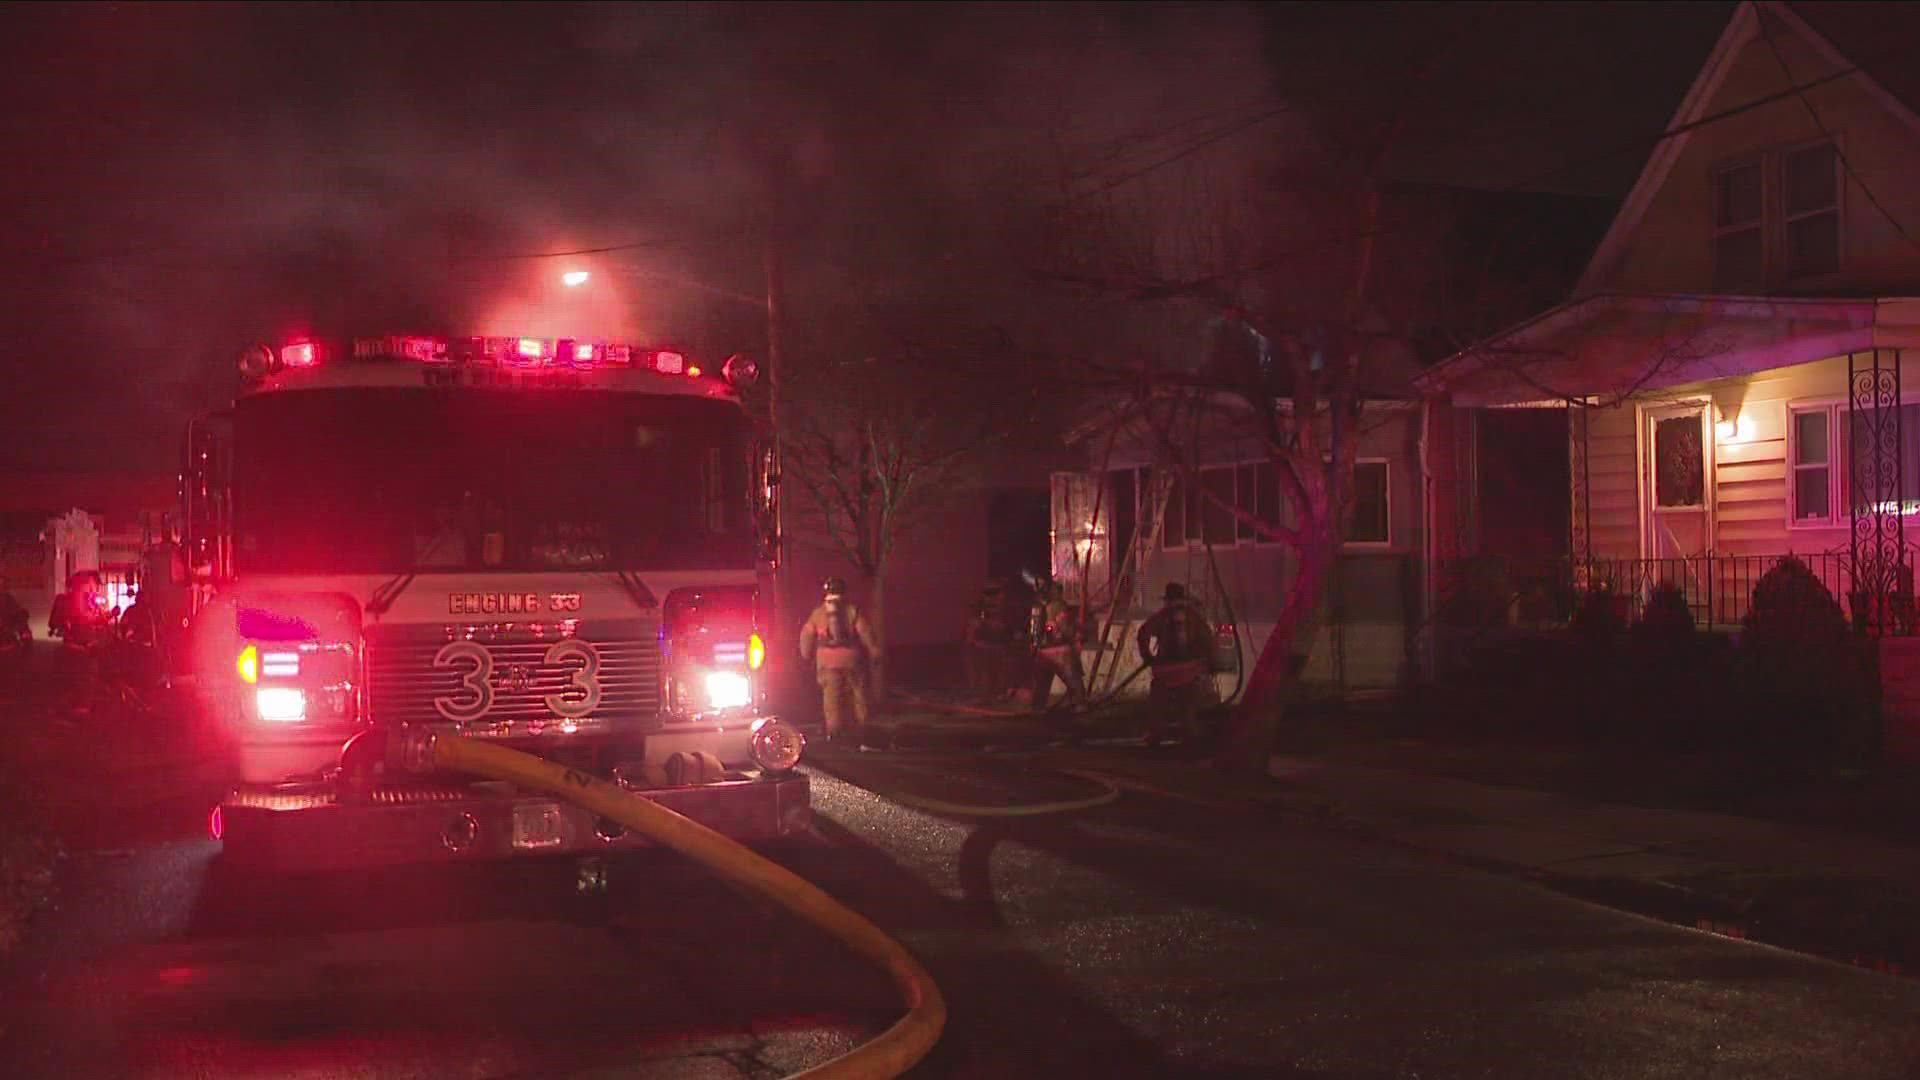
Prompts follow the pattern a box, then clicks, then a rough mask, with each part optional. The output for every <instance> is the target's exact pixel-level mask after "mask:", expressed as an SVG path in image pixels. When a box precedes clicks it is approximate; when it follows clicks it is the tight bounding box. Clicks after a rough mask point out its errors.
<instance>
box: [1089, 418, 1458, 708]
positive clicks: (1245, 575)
mask: <svg viewBox="0 0 1920 1080" xmlns="http://www.w3.org/2000/svg"><path fill="white" fill-rule="evenodd" d="M1236 404H1237V403H1235V402H1233V401H1231V400H1228V399H1226V398H1225V396H1224V395H1223V396H1222V397H1221V398H1220V399H1218V400H1215V401H1213V402H1211V405H1212V406H1213V407H1212V408H1211V409H1209V410H1207V417H1208V419H1207V420H1206V421H1205V422H1203V423H1202V424H1201V425H1200V426H1201V427H1202V429H1203V433H1196V434H1194V435H1192V436H1191V437H1189V438H1187V439H1183V440H1182V441H1183V442H1184V443H1185V445H1184V446H1183V447H1182V448H1181V451H1180V454H1179V456H1180V457H1181V458H1182V459H1183V460H1185V461H1186V462H1187V468H1184V469H1183V468H1176V467H1173V466H1170V465H1169V464H1168V461H1169V459H1170V455H1169V454H1168V453H1167V451H1166V448H1165V447H1164V446H1163V445H1162V438H1161V432H1160V430H1159V427H1158V425H1156V424H1155V423H1154V422H1151V421H1147V420H1142V419H1138V418H1135V419H1132V420H1129V421H1127V422H1123V423H1121V424H1120V425H1119V426H1118V427H1117V428H1116V427H1115V426H1114V425H1112V424H1110V423H1109V424H1105V425H1101V428H1100V429H1099V430H1090V431H1088V432H1087V433H1085V434H1084V435H1083V436H1082V437H1081V438H1080V439H1078V440H1076V445H1077V446H1078V447H1079V448H1081V450H1082V451H1083V452H1084V453H1085V454H1086V455H1087V462H1088V465H1089V466H1090V468H1089V469H1088V470H1087V471H1084V472H1062V473H1056V474H1054V477H1053V491H1052V512H1051V516H1052V520H1053V534H1052V536H1053V558H1052V567H1051V572H1052V574H1053V576H1054V578H1055V580H1057V581H1060V582H1061V583H1062V584H1064V585H1065V586H1066V587H1067V590H1068V595H1069V597H1070V598H1072V599H1073V600H1075V601H1078V600H1080V599H1082V598H1085V600H1086V601H1087V604H1088V608H1089V610H1090V611H1091V612H1092V613H1093V619H1092V620H1091V621H1092V622H1093V624H1094V626H1093V627H1092V629H1091V631H1090V633H1089V635H1088V639H1089V642H1090V644H1091V643H1098V644H1093V645H1092V647H1090V648H1089V650H1088V652H1087V654H1086V656H1085V657H1084V660H1085V662H1086V666H1087V668H1088V672H1089V676H1090V682H1091V683H1092V686H1093V689H1094V691H1095V692H1096V693H1101V692H1106V691H1109V690H1117V689H1119V688H1120V686H1121V683H1122V681H1123V680H1125V679H1126V677H1127V676H1128V675H1129V674H1130V673H1132V672H1133V671H1134V669H1135V668H1137V667H1138V666H1139V664H1140V657H1139V654H1138V649H1137V647H1136V645H1135V643H1134V634H1135V632H1136V631H1137V630H1138V629H1139V626H1140V624H1141V622H1143V621H1144V620H1145V619H1146V618H1147V616H1149V615H1151V614H1152V613H1153V612H1154V611H1155V610H1157V609H1158V608H1159V607H1160V605H1161V596H1162V593H1163V591H1164V589H1165V587H1166V586H1167V585H1169V584H1180V585H1182V586H1184V587H1185V588H1186V590H1187V593H1188V595H1189V596H1190V597H1192V598H1193V599H1195V600H1197V601H1199V602H1200V603H1201V604H1202V605H1203V606H1204V607H1205V608H1206V609H1207V613H1208V616H1209V618H1210V620H1211V621H1212V622H1213V623H1214V624H1215V625H1216V626H1217V627H1219V628H1221V634H1220V641H1219V644H1220V646H1221V648H1222V652H1223V656H1224V655H1227V654H1232V655H1234V656H1235V657H1236V659H1235V661H1234V663H1232V664H1231V665H1229V666H1230V668H1231V670H1229V671H1227V672H1225V673H1223V674H1221V675H1220V676H1218V677H1217V681H1218V683H1219V688H1220V690H1221V692H1222V693H1223V694H1225V695H1229V696H1230V695H1232V694H1233V693H1234V691H1235V689H1236V685H1237V683H1238V682H1239V680H1240V678H1241V675H1240V672H1241V671H1242V670H1246V669H1251V667H1252V666H1253V662H1254V658H1255V657H1257V656H1258V655H1259V653H1260V650H1261V649H1262V648H1263V647H1264V646H1265V644H1266V641H1267V638H1268V636H1269V635H1270V634H1271V633H1272V632H1273V628H1274V625H1275V621H1276V618H1277V617H1278V615H1279V614H1280V612H1281V609H1282V608H1283V606H1284V605H1285V602H1286V593H1287V589H1288V588H1289V586H1290V585H1291V583H1292V579H1293V578H1292V575H1293V560H1292V557H1291V551H1290V549H1288V548H1286V547H1284V546H1283V545H1281V544H1279V543H1277V542H1275V541H1273V540H1271V539H1269V538H1267V537H1265V536H1263V535H1261V533H1260V531H1259V530H1258V529H1256V528H1255V527H1254V525H1253V524H1252V523H1251V521H1249V520H1244V519H1243V517H1242V516H1244V518H1245V519H1253V520H1257V521H1264V522H1270V523H1281V522H1282V521H1283V515H1284V514H1285V510H1284V506H1285V503H1284V500H1283V497H1282V492H1281V483H1280V477H1279V475H1278V474H1277V473H1276V471H1275V468H1276V466H1275V464H1274V463H1273V461H1272V460H1271V459H1270V457H1269V455H1268V454H1267V452H1266V450H1265V447H1264V446H1263V445H1262V444H1261V443H1260V441H1259V440H1257V439H1255V438H1251V437H1248V436H1247V435H1246V434H1245V429H1244V428H1243V427H1240V426H1239V425H1236V424H1234V423H1232V421H1231V419H1230V418H1229V417H1230V414H1231V413H1233V412H1235V411H1237V410H1236ZM1238 408H1239V409H1244V406H1238ZM1421 416H1422V411H1421V406H1420V405H1419V403H1417V402H1413V401H1407V400H1398V401H1396V400H1384V399H1383V400H1379V401H1371V402H1369V403H1367V404H1366V406H1365V407H1364V420H1363V423H1362V425H1361V428H1362V433H1361V435H1360V438H1359V445H1358V448H1357V460H1356V462H1355V465H1354V512H1353V521H1352V527H1351V528H1350V529H1349V531H1348V534H1347V536H1346V539H1345V541H1344V542H1343V543H1342V544H1341V545H1340V550H1339V553H1338V556H1337V559H1336V566H1335V569H1334V572H1333V573H1332V574H1331V575H1330V576H1329V578H1328V580H1327V583H1326V597H1325V599H1326V608H1325V611H1326V615H1325V621H1324V623H1323V624H1322V628H1323V631H1324V632H1323V633H1321V634H1319V635H1318V636H1317V639H1316V642H1315V645H1314V648H1313V651H1312V653H1311V655H1310V659H1309V661H1308V664H1307V669H1306V671H1305V673H1304V678H1305V680H1306V681H1308V682H1310V683H1314V684H1317V685H1319V686H1321V687H1327V688H1337V689H1339V690H1347V691H1351V690H1375V689H1387V688H1391V687H1395V686H1398V685H1400V684H1402V683H1403V682H1405V681H1406V680H1407V679H1408V678H1410V677H1411V676H1412V674H1413V669H1414V664H1415V662H1416V657H1415V655H1414V653H1413V651H1412V649H1411V643H1412V641H1413V636H1412V630H1413V628H1414V627H1415V625H1416V624H1417V621H1418V603H1419V594H1418V591H1417V589H1416V587H1415V586H1416V580H1417V579H1416V574H1417V572H1418V555H1419V551H1420V543H1419V538H1420V536H1421V535H1422V530H1423V521H1422V518H1421V512H1422V506H1421V501H1420V499H1419V497H1418V495H1419V480H1418V477H1419V467H1418V458H1419V439H1420V425H1421ZM1236 512H1237V513H1236ZM1145 685H1146V680H1145V679H1140V680H1137V681H1136V682H1135V683H1133V684H1131V686H1129V687H1128V689H1144V688H1145Z"/></svg>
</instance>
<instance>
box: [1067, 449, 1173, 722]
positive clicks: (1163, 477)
mask: <svg viewBox="0 0 1920 1080" xmlns="http://www.w3.org/2000/svg"><path fill="white" fill-rule="evenodd" d="M1148 475H1150V476H1151V477H1153V487H1154V489H1155V490H1154V491H1153V493H1152V500H1153V513H1151V514H1149V515H1147V516H1146V518H1145V520H1137V521H1136V522H1135V523H1134V526H1133V536H1132V538H1131V540H1130V542H1129V544H1128V547H1127V552H1126V556H1125V558H1124V559H1123V563H1124V565H1125V567H1126V572H1125V574H1124V575H1123V576H1122V580H1123V581H1125V582H1126V583H1127V592H1126V595H1125V596H1124V597H1122V596H1121V595H1119V594H1118V593H1116V594H1115V595H1114V598H1113V604H1112V605H1111V606H1110V607H1109V608H1108V609H1107V618H1106V623H1105V624H1104V625H1103V626H1101V628H1100V636H1099V638H1098V639H1097V643H1096V646H1095V652H1094V655H1093V666H1092V669H1091V670H1089V671H1088V673H1087V684H1088V686H1089V687H1090V688H1095V687H1097V688H1098V689H1097V691H1096V692H1098V693H1102V694H1105V693H1109V692H1111V691H1112V690H1113V689H1114V682H1115V680H1116V679H1117V678H1118V676H1119V674H1120V670H1119V668H1120V656H1121V654H1122V653H1124V652H1125V651H1126V645H1127V635H1128V634H1131V633H1133V630H1134V624H1135V620H1134V617H1133V612H1134V609H1135V608H1136V607H1137V606H1141V597H1140V589H1141V585H1142V583H1141V575H1142V571H1143V570H1145V568H1146V564H1147V560H1148V559H1149V558H1150V557H1151V555H1152V553H1153V552H1154V551H1157V550H1159V547H1160V538H1161V537H1162V536H1163V535H1165V532H1166V521H1167V499H1168V498H1169V497H1170V496H1171V495H1172V493H1173V482H1172V477H1171V476H1170V475H1168V474H1166V473H1165V472H1164V470H1161V469H1154V470H1153V471H1152V472H1150V473H1149V474H1148ZM1143 529H1144V530H1146V535H1144V536H1142V535H1141V531H1142V530H1143ZM1116 620H1118V621H1117V622H1116ZM1116 629H1117V630H1118V631H1119V633H1118V634H1116V633H1114V631H1115V630H1116ZM1109 654H1111V658H1112V662H1111V663H1110V664H1109V663H1106V662H1107V660H1108V657H1109ZM1103 664H1105V666H1104V668H1103ZM1103 677H1104V680H1105V681H1104V683H1103V682H1102V678H1103Z"/></svg>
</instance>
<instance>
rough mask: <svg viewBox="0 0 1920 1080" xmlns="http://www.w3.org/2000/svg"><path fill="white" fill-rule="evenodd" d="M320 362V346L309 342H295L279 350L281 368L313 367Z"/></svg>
mask: <svg viewBox="0 0 1920 1080" xmlns="http://www.w3.org/2000/svg"><path fill="white" fill-rule="evenodd" d="M319 362H320V346H318V345H315V344H314V343H313V342H311V341H296V342H294V343H293V344H291V345H286V346H282V347H281V349H280V365H281V366H282V367H290V368H296V367H313V366H314V365H315V364H318V363H319Z"/></svg>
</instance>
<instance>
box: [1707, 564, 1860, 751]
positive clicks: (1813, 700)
mask: <svg viewBox="0 0 1920 1080" xmlns="http://www.w3.org/2000/svg"><path fill="white" fill-rule="evenodd" d="M1862 645H1863V643H1862V642H1861V640H1860V639H1858V638H1856V637H1855V636H1854V634H1853V633H1852V632H1851V630H1850V629H1849V628H1848V625H1847V618H1846V614H1845V612H1843V611H1842V610H1841V609H1840V604H1839V603H1838V602H1837V601H1835V600H1834V598H1833V596H1832V594H1830V593H1828V592H1827V589H1826V586H1824V585H1822V584H1821V583H1820V579H1819V578H1817V577H1815V576H1814V574H1813V572H1812V571H1811V570H1809V569H1807V567H1806V565H1805V564H1804V563H1802V562H1800V561H1799V560H1798V559H1793V558H1787V559H1782V560H1781V561H1780V562H1779V564H1778V565H1776V566H1774V567H1773V569H1771V570H1768V571H1767V572H1766V573H1765V574H1763V575H1762V576H1761V578H1760V581H1759V582H1758V583H1757V584H1756V585H1755V586H1754V588H1753V603H1752V606H1751V608H1750V609H1749V611H1748V614H1747V617H1746V620H1745V622H1744V632H1743V633H1742V634H1741V639H1740V659H1741V664H1740V674H1741V680H1742V689H1743V696H1744V698H1745V701H1746V708H1745V709H1744V710H1742V716H1743V718H1744V719H1743V724H1742V728H1743V730H1742V732H1741V737H1742V744H1743V746H1744V747H1745V748H1746V749H1747V750H1748V752H1749V753H1750V754H1751V755H1752V756H1753V757H1754V758H1755V759H1756V761H1757V762H1758V763H1760V764H1763V765H1764V766H1766V767H1767V768H1768V769H1769V770H1770V771H1772V772H1774V773H1793V772H1801V771H1804V770H1807V769H1818V768H1824V767H1829V766H1832V765H1834V764H1836V763H1838V762H1839V761H1841V760H1844V759H1845V758H1848V757H1852V756H1856V755H1859V754H1862V753H1870V752H1871V748H1872V747H1873V746H1874V745H1875V744H1876V743H1877V739H1875V738H1874V734H1873V730H1872V729H1873V720H1872V710H1873V690H1874V684H1873V672H1872V669H1871V667H1870V665H1869V664H1868V663H1867V662H1866V659H1867V658H1866V653H1865V651H1864V649H1863V648H1862Z"/></svg>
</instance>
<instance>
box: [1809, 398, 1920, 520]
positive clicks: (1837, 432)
mask: <svg viewBox="0 0 1920 1080" xmlns="http://www.w3.org/2000/svg"><path fill="white" fill-rule="evenodd" d="M1786 407H1787V430H1786V439H1787V451H1786V459H1785V461H1786V465H1787V481H1786V482H1787V497H1786V500H1785V510H1784V513H1785V515H1786V519H1787V528H1789V529H1808V530H1819V529H1827V530H1832V529H1845V528H1849V527H1850V525H1849V522H1850V520H1851V517H1852V512H1853V482H1852V481H1853V476H1852V468H1851V465H1852V461H1853V419H1852V413H1853V402H1852V401H1851V399H1849V398H1846V397H1837V396H1833V395H1827V396H1823V397H1808V398H1794V399H1792V400H1790V401H1788V402H1787V403H1786ZM1915 407H1920V390H1909V391H1907V392H1905V393H1902V394H1901V395H1900V408H1902V409H1907V408H1915ZM1817 409H1826V410H1828V417H1827V441H1828V443H1829V446H1828V451H1827V452H1828V456H1829V458H1830V459H1831V460H1829V461H1828V462H1827V467H1828V469H1830V470H1831V472H1830V474H1829V478H1828V480H1827V500H1828V502H1829V503H1830V504H1831V506H1832V510H1833V516H1832V517H1831V518H1830V519H1828V521H1827V523H1826V524H1814V523H1812V522H1808V523H1806V524H1796V523H1795V522H1794V520H1793V475H1792V474H1793V471H1794V464H1793V463H1794V461H1795V460H1796V459H1797V455H1798V454H1799V451H1798V449H1797V448H1796V447H1795V440H1797V439H1798V438H1799V435H1798V433H1797V432H1795V431H1794V428H1793V414H1794V413H1796V412H1812V411H1815V410H1817ZM1904 433H1905V432H1904V428H1903V430H1902V434H1904ZM1842 434H1844V435H1845V436H1846V437H1845V438H1844V439H1842V438H1841V435H1842ZM1914 465H1915V469H1916V472H1915V477H1916V481H1915V482H1916V485H1920V461H1916V462H1915V463H1914Z"/></svg>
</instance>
